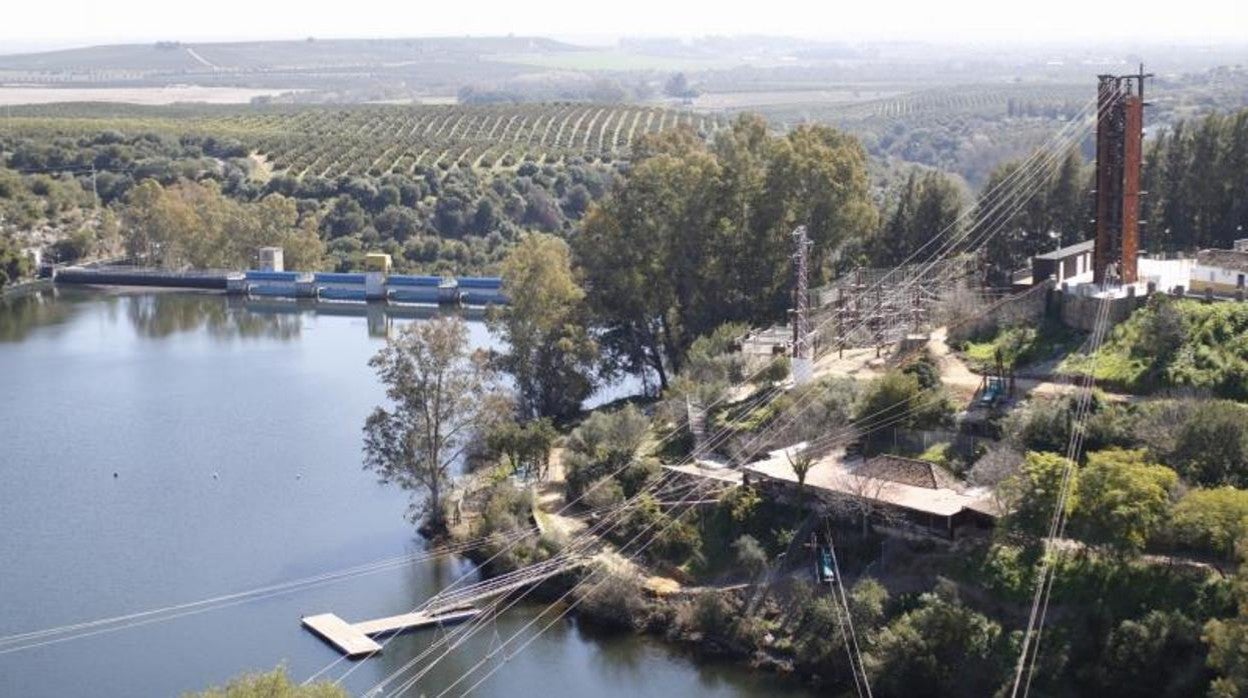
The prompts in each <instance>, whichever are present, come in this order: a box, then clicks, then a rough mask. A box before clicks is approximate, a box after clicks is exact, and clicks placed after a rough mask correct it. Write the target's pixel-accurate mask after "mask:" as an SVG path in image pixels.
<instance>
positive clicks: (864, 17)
mask: <svg viewBox="0 0 1248 698" xmlns="http://www.w3.org/2000/svg"><path fill="white" fill-rule="evenodd" d="M5 4H6V5H7V7H6V8H5V9H4V11H3V16H2V21H0V53H11V52H14V51H21V50H31V49H34V48H48V47H52V46H68V45H84V44H96V43H125V42H130V41H138V42H145V41H154V40H179V41H205V40H230V39H301V38H306V37H308V36H316V37H319V38H342V37H395V36H463V35H473V36H482V35H505V34H518V35H536V36H550V37H557V38H565V39H572V40H579V41H580V42H581V43H609V42H610V41H613V40H614V39H615V38H617V37H619V36H704V35H711V34H717V35H725V34H765V35H774V36H797V37H806V38H827V39H850V40H853V39H899V40H936V41H941V40H944V41H968V40H969V41H976V42H988V43H1010V42H1014V41H1020V40H1021V41H1026V42H1044V41H1063V42H1066V41H1089V40H1098V39H1099V40H1110V41H1118V40H1124V39H1125V40H1147V41H1155V40H1175V41H1182V42H1202V41H1221V40H1228V39H1229V40H1243V39H1245V38H1248V10H1246V9H1245V7H1248V2H1246V1H1245V0H1182V1H1181V2H1175V1H1173V0H1172V1H1170V2H1164V3H1158V2H1155V1H1151V0H1137V2H1130V3H1129V2H1123V1H1122V0H1105V1H1103V2H1088V1H1087V0H1040V1H1032V2H1018V1H1017V0H1015V1H1013V2H1012V1H1011V0H885V1H884V2H878V1H876V2H872V1H871V0H814V1H810V2H798V1H796V0H767V1H766V2H742V0H728V1H727V2H724V1H720V2H713V3H712V2H708V1H706V0H699V1H697V2H688V1H685V0H615V1H602V0H597V1H595V0H523V1H519V0H456V1H454V2H445V1H443V0H437V1H435V2H430V1H429V0H351V1H350V2H343V1H342V0H337V1H336V2H327V1H325V0H303V1H300V2H291V1H290V0H280V1H274V0H211V2H196V3H187V2H173V1H171V0H13V1H12V2H7V3H5Z"/></svg>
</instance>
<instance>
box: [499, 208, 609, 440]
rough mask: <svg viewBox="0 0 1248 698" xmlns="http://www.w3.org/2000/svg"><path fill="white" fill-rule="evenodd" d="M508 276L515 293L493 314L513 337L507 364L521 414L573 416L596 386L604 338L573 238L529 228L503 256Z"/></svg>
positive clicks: (507, 286) (505, 335)
mask: <svg viewBox="0 0 1248 698" xmlns="http://www.w3.org/2000/svg"><path fill="white" fill-rule="evenodd" d="M502 278H503V290H504V291H505V292H506V293H507V296H508V298H509V299H510V301H509V303H508V304H507V305H506V306H504V307H501V308H498V309H497V310H496V311H495V312H494V313H492V314H491V316H490V318H489V326H490V331H491V332H492V333H493V334H495V335H496V336H497V337H499V338H500V339H501V340H502V341H503V343H505V344H506V345H507V352H506V353H505V354H504V355H503V356H502V357H501V358H500V365H501V366H502V368H503V369H504V370H506V371H507V372H508V373H510V374H511V375H512V377H513V378H514V379H515V382H516V391H517V393H518V395H519V403H520V405H519V407H520V414H521V416H522V417H523V418H524V419H530V418H534V417H553V418H556V419H568V418H570V417H572V416H574V415H575V414H577V413H578V412H579V411H580V409H581V402H582V401H583V400H584V399H585V398H587V397H589V395H590V394H591V393H592V392H593V388H594V383H593V379H592V370H593V365H594V362H595V360H596V359H597V357H598V346H597V343H596V342H595V341H594V339H593V337H592V336H591V335H590V333H589V329H588V324H589V323H588V318H587V317H586V310H587V309H586V306H585V303H584V300H585V292H584V291H583V290H582V289H581V287H580V286H579V285H578V284H577V282H576V279H575V277H574V276H573V274H572V264H571V255H570V252H569V250H568V246H567V244H566V243H565V242H563V241H562V240H560V239H559V238H556V237H554V236H552V235H545V234H541V233H531V234H529V235H525V236H524V237H523V238H521V240H520V242H519V243H518V244H517V245H516V246H515V247H514V248H513V249H512V250H511V252H510V253H509V254H508V255H507V258H506V259H505V260H504V261H503V266H502Z"/></svg>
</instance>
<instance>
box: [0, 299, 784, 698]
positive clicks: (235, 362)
mask: <svg viewBox="0 0 1248 698" xmlns="http://www.w3.org/2000/svg"><path fill="white" fill-rule="evenodd" d="M413 321H419V319H412V318H405V317H393V316H387V315H385V314H383V313H381V312H379V311H376V310H374V312H372V313H371V314H365V313H364V311H363V310H362V309H352V310H346V309H344V310H342V311H341V312H334V311H329V310H326V309H318V310H310V309H303V310H299V309H296V308H295V307H294V306H292V305H288V304H283V303H270V304H258V305H252V304H248V303H242V302H239V301H235V300H230V299H227V298H225V297H224V296H219V295H207V294H190V293H151V292H102V291H88V290H70V291H66V290H63V289H58V290H57V291H55V292H52V291H49V292H45V293H43V294H41V295H38V296H32V297H27V298H22V299H18V300H13V301H7V302H0V638H4V637H9V636H12V635H15V634H18V633H26V632H30V631H37V630H42V629H45V628H52V627H57V626H62V625H67V624H74V623H80V622H84V621H92V620H95V619H97V618H107V617H114V616H120V615H126V614H130V613H136V612H143V611H147V610H150V609H156V608H162V607H167V606H172V605H177V604H182V603H187V602H193V601H198V600H201V599H206V598H211V597H217V596H221V595H225V594H230V593H233V592H239V591H245V590H250V589H255V588H258V587H261V586H266V585H272V584H279V583H282V582H286V581H289V580H294V579H301V578H306V577H309V576H312V575H317V574H320V573H324V572H331V571H334V570H340V569H344V568H347V567H352V566H355V565H362V564H365V563H370V562H373V561H376V560H380V559H385V558H391V557H394V556H398V555H403V554H407V553H414V552H418V551H420V550H422V549H424V547H425V544H424V542H423V541H422V540H420V538H419V537H417V536H416V535H415V533H414V531H413V528H412V526H411V524H410V523H408V522H407V521H406V520H405V519H404V512H405V510H406V507H407V498H406V495H405V494H404V493H402V492H399V491H397V490H395V489H393V488H388V487H383V486H380V485H378V484H377V483H376V482H375V480H374V478H373V476H372V475H370V474H369V473H367V472H365V471H363V470H362V469H361V468H360V427H361V425H362V424H363V420H364V417H365V416H366V415H367V413H368V412H369V411H370V410H371V409H372V407H373V406H375V405H376V404H378V403H379V401H380V400H381V398H382V391H381V388H380V386H379V385H378V384H377V382H376V380H375V378H374V376H373V374H372V372H371V370H370V369H369V368H368V366H367V363H366V362H367V360H368V358H369V356H371V355H372V354H373V353H374V352H376V350H377V349H378V347H379V346H380V345H381V344H382V343H383V342H384V337H385V334H386V332H387V331H393V328H394V327H396V326H399V325H402V324H403V323H405V322H413ZM471 327H472V338H473V341H474V343H476V344H478V345H480V346H485V345H487V344H488V343H489V335H488V333H487V332H486V330H485V328H484V326H483V325H482V324H480V323H475V322H474V323H472V325H471ZM610 396H611V395H610V394H609V393H608V395H607V397H610ZM114 473H115V474H116V476H114ZM470 569H471V567H470V566H469V565H468V563H467V562H466V561H463V560H443V561H441V562H425V563H419V564H413V565H408V566H404V567H400V568H396V569H389V570H387V571H383V572H379V573H375V574H370V575H364V576H359V577H354V578H351V579H348V580H344V581H340V582H337V583H334V584H326V585H323V586H319V587H316V588H311V589H306V590H302V591H299V592H298V593H292V594H283V595H274V596H271V597H268V598H261V599H259V600H253V601H250V602H248V603H239V604H236V605H231V606H225V607H216V606H214V607H213V608H211V609H210V610H206V611H204V612H201V613H191V614H186V615H182V616H181V617H177V618H173V619H171V620H165V621H162V622H153V623H147V624H135V625H134V626H133V627H128V628H125V629H122V630H119V631H116V632H107V633H100V634H95V635H89V636H86V637H79V638H76V639H72V640H68V641H65V642H58V643H51V644H46V645H43V646H38V647H30V648H26V649H22V650H21V651H7V650H9V649H12V648H13V647H16V646H19V645H15V644H12V643H10V644H3V643H0V696H4V697H10V696H14V697H26V696H88V695H89V696H173V695H178V694H180V693H182V692H185V691H191V690H197V689H203V688H206V687H208V686H210V685H214V684H220V683H222V682H224V681H225V680H227V679H228V678H229V677H231V676H233V675H235V674H238V673H240V672H242V671H245V670H267V669H271V668H272V667H274V666H276V665H278V664H281V663H284V664H285V666H286V668H287V670H288V671H289V672H290V674H291V676H292V677H294V678H295V679H298V680H302V679H303V678H306V677H307V676H309V675H311V674H312V673H313V672H316V671H317V670H319V669H321V668H323V667H325V666H326V665H327V664H329V663H330V662H333V661H334V660H335V659H337V657H338V655H337V653H336V652H335V651H334V650H332V649H331V648H330V647H328V646H327V645H325V644H324V643H322V642H321V641H319V640H317V639H316V638H315V637H313V636H312V635H310V634H309V633H307V632H306V631H304V630H303V629H302V628H301V627H300V625H299V618H300V616H301V615H307V614H312V613H321V612H333V613H336V614H338V615H339V616H341V617H343V618H345V619H347V620H352V621H354V620H365V619H370V618H376V617H380V616H385V615H392V614H396V613H402V612H405V611H407V610H410V609H411V608H413V607H415V606H416V605H418V604H419V603H420V602H421V601H423V600H424V599H425V598H427V597H428V596H429V595H430V594H432V593H433V592H435V591H436V590H438V589H439V588H441V586H442V585H444V584H446V583H448V582H450V581H451V580H453V579H454V578H456V577H457V576H459V575H460V574H463V573H465V572H468V571H470ZM541 608H542V606H540V605H536V604H534V605H528V606H523V607H517V608H515V609H513V610H512V611H510V612H508V613H507V614H505V615H504V616H503V617H501V618H499V619H498V620H497V622H496V623H493V624H492V627H491V628H490V629H489V630H487V631H485V632H482V633H480V634H479V635H478V636H476V637H475V638H474V639H473V640H472V641H470V642H468V643H467V644H465V645H464V646H463V647H462V648H460V649H459V650H457V651H456V653H455V654H453V655H452V656H450V657H448V658H447V659H446V660H444V661H443V662H441V663H440V664H439V665H438V666H437V667H436V669H435V670H434V671H433V672H431V673H430V674H429V676H428V677H426V679H425V680H423V681H422V682H421V683H420V684H419V685H418V686H417V687H416V688H415V689H414V690H413V691H411V692H409V693H408V694H407V695H411V696H416V695H420V694H422V693H423V694H426V695H430V696H432V695H437V694H438V693H439V692H441V691H442V689H443V687H445V686H446V685H447V684H449V683H450V682H451V681H453V680H454V679H456V678H458V677H459V676H460V675H461V673H463V672H465V671H466V670H467V669H468V668H469V667H471V666H472V665H473V664H474V663H476V662H477V661H478V660H479V659H480V658H481V657H483V656H484V655H485V654H486V653H487V652H489V651H490V649H491V647H492V646H493V645H496V644H497V643H498V641H499V638H505V637H508V636H509V635H510V634H511V633H512V632H514V631H515V630H517V629H519V628H520V626H522V625H523V624H524V623H526V622H527V621H528V620H530V619H531V618H532V617H533V615H534V614H535V613H537V612H538V611H539V610H540V609H541ZM140 620H141V619H140ZM543 624H544V623H543ZM435 638H436V634H435V633H434V632H417V633H412V634H408V635H403V636H399V637H397V638H395V639H394V640H393V641H392V642H390V643H389V644H388V645H387V646H386V650H385V653H384V654H383V655H382V656H380V657H378V658H374V659H371V660H367V661H366V662H364V663H363V664H362V665H359V666H358V667H357V668H356V669H355V670H354V671H352V673H351V674H350V676H348V677H347V678H346V679H345V680H344V682H343V685H344V686H346V687H347V688H348V689H349V690H350V691H351V692H352V693H353V694H357V695H358V694H360V693H363V692H364V691H366V690H367V689H368V688H370V687H371V686H373V685H374V684H375V683H376V682H377V681H378V680H380V679H381V678H382V677H384V676H385V675H386V674H387V673H389V672H390V671H392V670H394V669H395V668H397V667H398V666H399V665H401V664H402V663H403V662H405V661H407V660H408V659H410V658H412V657H413V656H415V655H416V654H418V653H419V652H420V651H421V649H423V648H424V647H426V646H427V645H428V644H429V643H431V642H432V641H433V640H434V639H435ZM26 644H31V643H26ZM495 661H502V659H501V658H500V659H498V660H495ZM351 666H355V665H354V664H351V663H348V662H345V661H344V662H340V663H339V664H338V665H336V666H335V667H334V668H333V669H331V670H330V671H329V672H328V673H327V674H326V676H327V677H329V678H334V677H336V676H340V675H341V674H342V673H343V671H345V670H346V669H347V668H349V667H351ZM485 666H487V667H491V666H493V662H491V663H487V664H486V665H485ZM476 675H478V676H479V675H480V670H478V672H477V674H476ZM466 685H468V684H461V686H460V690H461V691H462V688H463V687H464V686H466ZM455 695H458V692H456V693H455ZM473 695H479V696H500V697H501V696H507V697H508V698H517V697H519V696H541V697H542V698H559V697H563V696H567V697H568V698H587V697H599V696H601V697H612V696H620V697H621V698H623V697H627V698H639V697H642V696H656V697H657V696H663V697H667V696H770V695H785V696H801V695H804V694H803V693H802V692H801V691H800V690H798V689H796V688H795V687H794V686H792V685H791V684H787V683H781V682H780V681H779V680H778V679H777V678H775V677H773V676H769V675H765V674H763V675H757V674H752V673H750V672H748V671H745V670H743V669H739V668H737V667H732V666H726V665H720V664H713V665H708V664H702V663H694V662H693V661H691V660H690V659H689V658H687V657H686V656H684V655H683V654H682V653H681V652H679V651H677V650H675V649H674V648H672V647H670V646H667V645H664V644H661V643H657V642H655V641H652V640H649V639H645V638H635V637H601V636H599V635H598V634H596V633H592V632H588V631H586V630H585V629H582V628H580V627H578V625H577V624H576V622H575V621H574V620H565V621H562V622H559V623H557V624H555V625H554V626H553V627H552V628H551V629H550V631H548V632H546V633H545V634H543V635H541V636H540V638H539V639H538V640H537V641H536V642H534V643H533V644H532V645H530V646H529V647H528V648H527V649H526V650H525V651H524V652H522V653H519V654H516V655H515V656H512V657H510V659H508V660H506V665H505V666H503V667H502V668H501V669H500V670H499V671H498V672H497V673H496V674H494V676H493V678H491V679H490V680H489V681H488V682H486V683H484V684H482V686H481V687H480V688H478V689H477V690H476V691H475V692H474V694H473Z"/></svg>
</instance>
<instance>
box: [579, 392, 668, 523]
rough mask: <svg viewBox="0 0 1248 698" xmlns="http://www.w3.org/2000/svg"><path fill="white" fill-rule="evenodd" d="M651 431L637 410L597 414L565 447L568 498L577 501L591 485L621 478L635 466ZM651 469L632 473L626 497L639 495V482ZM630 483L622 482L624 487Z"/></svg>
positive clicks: (580, 428)
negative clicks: (627, 469)
mask: <svg viewBox="0 0 1248 698" xmlns="http://www.w3.org/2000/svg"><path fill="white" fill-rule="evenodd" d="M649 428H650V420H648V419H646V416H645V415H643V414H642V413H641V412H640V411H639V410H638V409H637V408H636V407H634V406H632V405H631V404H630V405H627V406H625V407H624V409H621V410H616V411H614V412H601V411H600V412H594V413H593V414H591V415H590V416H589V418H588V419H586V420H585V421H584V422H583V423H582V424H581V425H580V426H579V427H577V428H576V429H575V430H573V431H572V433H571V434H570V435H569V436H568V439H567V441H566V442H565V444H564V455H563V463H564V467H565V468H566V474H565V478H566V484H565V495H566V496H567V497H568V499H569V500H571V499H575V498H577V497H579V496H580V495H581V493H582V492H584V491H585V488H586V487H587V486H588V485H589V483H591V482H595V481H597V480H599V479H601V478H603V477H608V476H610V477H617V476H619V475H622V474H623V471H624V469H625V467H626V466H631V465H632V462H633V461H634V460H635V459H636V457H637V451H638V450H639V449H640V448H641V444H642V441H643V440H644V439H645V437H646V433H647V432H648V430H649ZM647 472H652V470H651V469H649V468H648V466H647V469H643V470H642V471H641V472H638V471H632V472H631V473H629V477H628V482H627V486H625V488H624V489H625V494H626V495H629V496H631V494H632V493H631V492H630V491H629V488H630V486H631V487H632V488H633V490H632V491H633V492H635V491H636V488H637V482H638V480H639V479H644V477H645V475H646V473H647ZM625 484H626V483H625V482H624V481H621V485H622V486H624V485H625Z"/></svg>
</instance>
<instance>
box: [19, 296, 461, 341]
mask: <svg viewBox="0 0 1248 698" xmlns="http://www.w3.org/2000/svg"><path fill="white" fill-rule="evenodd" d="M101 301H103V302H104V303H105V304H106V306H107V308H106V310H105V312H106V315H107V317H108V318H109V320H110V321H113V322H117V321H118V320H120V319H122V318H124V319H125V320H127V321H128V322H129V323H130V325H131V326H132V327H133V328H134V330H135V332H136V333H137V334H138V335H139V336H140V337H145V338H148V339H165V338H168V337H172V336H175V335H179V334H188V333H196V332H200V331H203V333H204V334H205V336H207V337H209V338H211V339H213V340H216V341H230V340H234V339H276V340H280V341H290V340H294V339H298V338H299V337H300V334H301V332H302V329H303V322H302V318H303V316H305V315H308V314H312V315H329V316H346V317H362V318H366V319H367V323H366V324H367V328H368V329H367V331H368V336H370V337H374V338H383V339H384V338H388V337H391V336H393V334H394V329H395V323H396V321H399V320H420V319H428V318H431V317H434V316H436V315H439V314H441V313H444V312H446V311H445V310H443V309H440V308H436V307H430V306H409V305H390V304H386V303H367V304H366V303H334V302H322V301H314V300H299V301H295V300H283V299H263V298H246V297H238V296H225V295H223V294H218V293H194V292H186V291H178V292H161V291H156V292H153V291H151V290H147V289H144V290H142V291H137V290H136V291H128V290H119V291H118V290H114V291H109V292H101V291H98V290H92V289H65V288H51V289H48V290H44V291H38V292H35V293H32V294H30V295H27V296H23V297H20V298H11V299H6V300H3V301H0V342H19V341H21V340H23V339H25V338H26V337H27V336H29V335H30V333H31V332H32V331H33V330H35V329H36V328H41V327H43V328H50V327H56V326H58V325H63V324H64V323H65V321H66V320H68V319H69V318H70V317H72V315H73V314H74V312H75V306H76V305H79V304H81V303H84V302H92V303H100V302H101ZM454 312H456V313H458V314H459V315H460V316H462V317H464V318H465V319H468V320H479V319H481V318H482V317H484V314H483V313H482V311H481V310H479V309H460V310H456V311H454Z"/></svg>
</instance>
